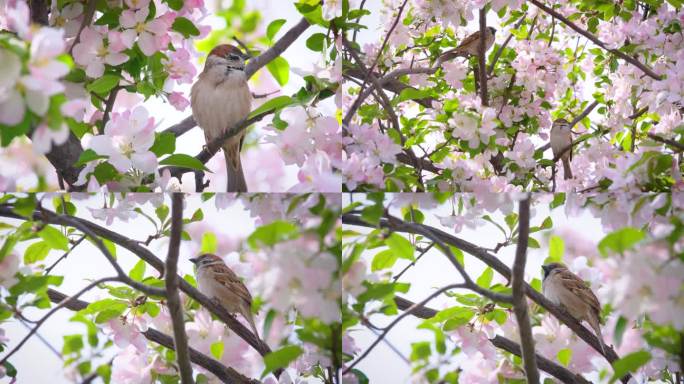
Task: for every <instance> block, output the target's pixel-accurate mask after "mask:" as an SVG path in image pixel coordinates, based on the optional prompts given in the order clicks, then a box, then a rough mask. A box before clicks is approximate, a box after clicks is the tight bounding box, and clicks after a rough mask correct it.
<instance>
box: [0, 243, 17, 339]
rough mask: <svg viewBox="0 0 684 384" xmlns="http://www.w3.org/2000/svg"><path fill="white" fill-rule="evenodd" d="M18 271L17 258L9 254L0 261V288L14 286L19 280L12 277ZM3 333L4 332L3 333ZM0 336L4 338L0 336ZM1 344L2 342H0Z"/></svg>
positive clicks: (12, 253)
mask: <svg viewBox="0 0 684 384" xmlns="http://www.w3.org/2000/svg"><path fill="white" fill-rule="evenodd" d="M18 270H19V256H18V255H17V254H16V253H14V252H10V253H9V254H7V255H6V256H5V258H4V259H2V261H0V286H3V287H5V288H8V289H9V287H11V286H13V285H14V284H16V283H17V282H18V281H19V280H18V279H17V278H15V277H14V275H15V274H16V273H17V271H18ZM3 332H4V331H3ZM0 336H4V333H3V334H0ZM0 342H2V340H0Z"/></svg>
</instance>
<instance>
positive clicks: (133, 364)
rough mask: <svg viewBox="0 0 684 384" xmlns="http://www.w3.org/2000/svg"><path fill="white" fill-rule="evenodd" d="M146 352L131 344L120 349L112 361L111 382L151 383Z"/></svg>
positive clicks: (149, 366)
mask: <svg viewBox="0 0 684 384" xmlns="http://www.w3.org/2000/svg"><path fill="white" fill-rule="evenodd" d="M148 360H149V358H148V354H147V352H145V351H142V353H140V351H139V350H138V349H136V348H135V347H133V346H128V347H126V348H125V349H124V350H122V351H120V352H119V353H118V354H117V355H116V357H115V358H114V360H113V361H112V382H113V383H118V384H147V383H152V374H151V370H152V366H153V365H154V362H152V363H150V362H149V361H148Z"/></svg>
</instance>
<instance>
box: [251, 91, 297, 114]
mask: <svg viewBox="0 0 684 384" xmlns="http://www.w3.org/2000/svg"><path fill="white" fill-rule="evenodd" d="M294 103H295V100H294V99H293V98H291V97H290V96H278V97H274V98H272V99H270V100H268V101H267V102H265V103H263V104H261V105H260V106H259V108H257V109H255V110H253V111H252V112H251V113H250V114H249V116H248V117H247V118H248V119H251V118H252V117H254V116H257V115H260V114H262V113H264V112H268V111H272V110H276V109H282V108H284V107H286V106H288V105H292V104H294Z"/></svg>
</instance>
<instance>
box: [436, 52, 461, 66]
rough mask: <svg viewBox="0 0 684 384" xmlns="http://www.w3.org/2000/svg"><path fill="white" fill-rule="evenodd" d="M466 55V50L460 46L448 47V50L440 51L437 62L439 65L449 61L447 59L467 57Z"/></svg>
mask: <svg viewBox="0 0 684 384" xmlns="http://www.w3.org/2000/svg"><path fill="white" fill-rule="evenodd" d="M467 56H468V52H466V51H464V50H462V49H460V48H454V49H450V50H448V51H446V52H444V53H442V54H441V55H440V56H439V57H438V58H437V63H438V64H440V65H441V64H442V63H444V62H446V61H449V60H453V59H455V58H457V57H467Z"/></svg>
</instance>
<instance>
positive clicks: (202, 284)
mask: <svg viewBox="0 0 684 384" xmlns="http://www.w3.org/2000/svg"><path fill="white" fill-rule="evenodd" d="M190 261H192V263H193V264H195V265H196V266H197V269H196V271H195V276H196V278H197V286H198V289H199V291H200V292H202V293H203V294H204V295H206V296H207V297H209V298H210V299H212V300H214V301H216V302H218V303H219V304H220V305H221V306H222V307H224V308H225V309H226V310H228V312H230V313H239V314H241V315H242V317H244V318H245V319H246V320H247V321H248V322H249V325H250V326H251V327H252V331H254V335H255V336H256V337H257V338H259V332H258V331H257V328H256V325H255V324H254V317H253V316H252V295H250V293H249V291H248V290H247V287H245V285H244V284H243V283H242V280H240V278H239V277H238V276H237V275H236V274H235V272H233V270H232V269H230V268H229V267H228V266H227V265H226V264H225V263H224V262H223V260H222V259H221V258H220V257H218V256H216V255H212V254H210V253H207V254H204V255H201V256H198V257H196V258H192V259H190Z"/></svg>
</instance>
